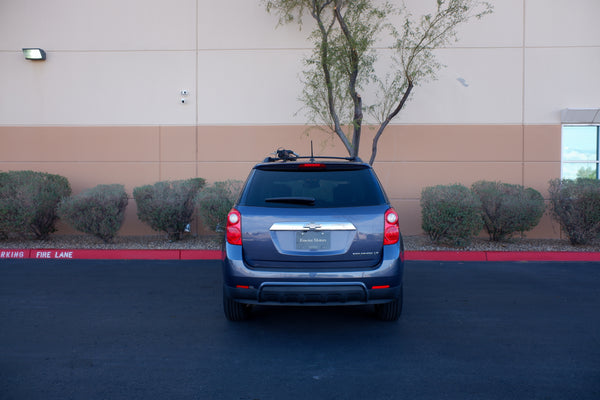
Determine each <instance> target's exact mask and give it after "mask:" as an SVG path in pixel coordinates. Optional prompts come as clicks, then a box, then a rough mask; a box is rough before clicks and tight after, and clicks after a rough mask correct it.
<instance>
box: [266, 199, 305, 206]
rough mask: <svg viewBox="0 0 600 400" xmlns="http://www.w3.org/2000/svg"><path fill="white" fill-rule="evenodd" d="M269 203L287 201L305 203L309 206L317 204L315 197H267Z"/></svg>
mask: <svg viewBox="0 0 600 400" xmlns="http://www.w3.org/2000/svg"><path fill="white" fill-rule="evenodd" d="M265 201H266V202H267V203H286V204H303V205H307V206H314V205H315V198H314V197H269V198H266V199H265Z"/></svg>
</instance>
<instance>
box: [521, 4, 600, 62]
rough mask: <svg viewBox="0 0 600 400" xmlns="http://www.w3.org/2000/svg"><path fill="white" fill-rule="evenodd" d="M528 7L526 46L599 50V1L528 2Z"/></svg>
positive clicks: (526, 11)
mask: <svg viewBox="0 0 600 400" xmlns="http://www.w3.org/2000/svg"><path fill="white" fill-rule="evenodd" d="M525 4H526V10H525V15H526V27H527V29H526V34H525V38H526V45H527V46H537V47H541V46H544V47H547V46H553V47H556V46H600V24H599V23H598V18H600V1H599V0H551V1H549V0H527V1H526V2H525ZM596 51H598V49H596Z"/></svg>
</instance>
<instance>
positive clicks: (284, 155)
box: [263, 143, 362, 163]
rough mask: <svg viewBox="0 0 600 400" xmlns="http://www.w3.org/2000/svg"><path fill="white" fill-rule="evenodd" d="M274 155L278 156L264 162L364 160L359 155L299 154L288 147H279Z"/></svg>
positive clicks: (268, 158)
mask: <svg viewBox="0 0 600 400" xmlns="http://www.w3.org/2000/svg"><path fill="white" fill-rule="evenodd" d="M311 152H312V143H311ZM272 154H273V155H275V156H276V157H267V158H265V159H264V161H263V162H266V163H268V162H278V161H280V162H287V161H296V160H310V161H315V160H326V159H330V160H345V161H355V162H362V160H361V159H360V158H359V157H335V156H316V157H315V156H314V155H312V154H311V156H310V157H309V156H299V155H298V154H296V153H295V152H294V151H293V150H286V149H282V148H279V149H277V151H275V153H272Z"/></svg>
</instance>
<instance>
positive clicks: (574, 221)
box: [549, 178, 600, 245]
mask: <svg viewBox="0 0 600 400" xmlns="http://www.w3.org/2000/svg"><path fill="white" fill-rule="evenodd" d="M549 192H550V206H551V207H550V211H551V215H552V217H553V218H554V219H555V220H556V221H558V223H559V224H560V226H561V228H562V230H563V231H564V232H565V234H566V235H567V237H568V238H569V241H570V242H571V244H573V245H578V244H588V243H590V242H591V241H593V240H594V239H596V238H597V237H598V235H600V181H599V180H597V179H585V178H578V179H576V180H572V179H564V180H560V179H555V180H552V181H550V188H549Z"/></svg>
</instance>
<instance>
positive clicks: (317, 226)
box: [269, 222, 356, 231]
mask: <svg viewBox="0 0 600 400" xmlns="http://www.w3.org/2000/svg"><path fill="white" fill-rule="evenodd" d="M269 230H271V231H355V230H356V227H355V226H354V224H352V223H351V222H320V223H315V222H276V223H274V224H273V225H271V228H269Z"/></svg>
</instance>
